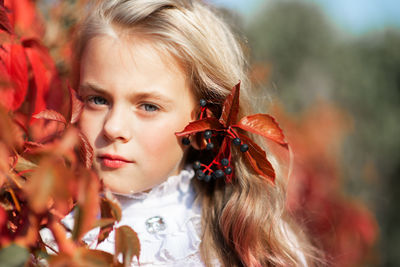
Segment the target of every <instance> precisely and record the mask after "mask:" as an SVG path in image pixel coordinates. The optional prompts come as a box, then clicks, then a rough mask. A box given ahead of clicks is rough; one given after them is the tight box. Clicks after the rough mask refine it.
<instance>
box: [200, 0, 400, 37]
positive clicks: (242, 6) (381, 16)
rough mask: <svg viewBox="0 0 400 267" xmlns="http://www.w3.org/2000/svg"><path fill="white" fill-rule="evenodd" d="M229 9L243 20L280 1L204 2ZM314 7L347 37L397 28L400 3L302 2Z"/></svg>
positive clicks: (365, 0) (367, 0)
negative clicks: (313, 4) (346, 34)
mask: <svg viewBox="0 0 400 267" xmlns="http://www.w3.org/2000/svg"><path fill="white" fill-rule="evenodd" d="M208 1H209V2H211V3H214V4H216V5H217V6H223V7H227V8H230V9H233V10H235V11H237V12H239V13H240V14H242V15H243V16H244V17H245V18H246V19H251V17H252V15H253V14H254V13H255V12H256V11H258V10H259V9H260V8H261V7H263V6H266V7H268V4H269V3H272V2H273V1H284V0H208ZM303 1H304V2H311V3H316V4H317V5H319V6H320V7H321V8H322V9H323V10H324V12H325V13H326V14H327V15H328V16H329V17H330V19H331V21H333V22H334V23H335V24H336V25H337V26H339V27H340V28H342V29H343V30H345V31H349V32H350V33H356V34H357V33H363V32H367V31H370V30H376V29H381V28H384V27H385V26H389V25H396V26H397V27H400V0H303Z"/></svg>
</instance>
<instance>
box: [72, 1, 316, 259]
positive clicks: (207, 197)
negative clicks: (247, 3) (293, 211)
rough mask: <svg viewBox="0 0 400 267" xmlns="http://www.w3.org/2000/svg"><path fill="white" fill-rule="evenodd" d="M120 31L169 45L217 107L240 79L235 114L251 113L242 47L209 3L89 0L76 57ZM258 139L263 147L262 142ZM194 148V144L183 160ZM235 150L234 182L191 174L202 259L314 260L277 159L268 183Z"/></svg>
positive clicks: (200, 93)
mask: <svg viewBox="0 0 400 267" xmlns="http://www.w3.org/2000/svg"><path fill="white" fill-rule="evenodd" d="M122 33H123V34H124V35H125V34H128V35H129V34H132V35H137V34H140V35H142V36H145V37H147V38H150V40H154V41H155V45H156V46H157V47H158V48H159V49H161V50H162V51H168V53H169V54H170V55H172V56H173V57H174V58H176V59H177V61H178V62H179V63H180V64H181V65H182V67H183V68H184V69H185V70H186V72H187V78H188V81H189V82H190V86H191V89H192V90H193V93H194V94H195V96H196V97H197V98H198V99H200V98H204V99H206V100H207V101H208V102H209V103H213V104H214V105H215V106H216V107H217V110H216V112H217V113H218V112H221V106H222V103H223V101H224V99H225V97H226V96H227V95H228V94H229V93H230V90H231V88H232V87H233V86H234V85H235V84H237V83H238V81H241V96H240V109H239V113H240V114H239V115H240V116H244V115H248V114H250V113H251V111H252V110H251V105H250V104H251V102H250V98H249V92H250V83H249V81H248V79H247V75H246V70H247V63H246V60H245V57H244V55H243V52H242V48H241V45H240V44H239V42H238V41H237V40H236V38H235V36H234V35H233V33H232V31H231V30H230V29H229V27H228V26H227V25H226V23H224V22H223V21H222V20H221V19H220V18H219V17H218V16H216V12H215V11H214V10H212V8H211V7H210V6H206V5H205V4H203V3H201V2H199V1H189V0H181V1H180V0H106V1H95V2H92V4H91V5H90V6H89V8H88V12H87V16H86V17H85V19H84V21H83V23H82V24H81V27H80V30H79V32H78V38H77V42H76V48H75V51H76V62H79V59H80V58H81V56H82V53H83V50H84V48H85V45H86V44H87V43H88V41H89V40H90V39H92V38H93V37H95V36H98V35H110V36H113V37H115V36H119V34H122ZM75 69H76V68H75ZM78 79H79V78H78ZM252 138H253V139H254V138H255V137H254V136H252ZM257 142H258V144H260V145H263V146H264V148H266V149H267V147H266V146H265V144H263V140H260V139H258V140H257ZM197 153H198V152H197V151H196V150H194V149H192V150H191V151H190V155H189V157H188V161H190V159H192V158H196V157H198V156H199V155H198V154H197ZM239 153H240V152H238V151H233V158H234V159H235V160H233V162H234V165H235V166H234V167H235V172H236V176H235V178H234V180H233V181H232V183H225V182H224V181H221V180H218V181H214V182H210V183H204V182H203V183H202V182H200V181H197V179H193V183H194V184H195V187H196V189H197V193H198V201H201V202H202V209H203V211H202V214H203V220H202V225H203V236H202V242H201V245H200V250H201V254H202V258H203V261H204V262H205V264H206V265H207V266H212V263H213V259H216V258H217V259H218V260H219V262H220V263H221V264H222V265H223V266H276V265H278V266H313V265H315V258H316V257H315V254H314V250H313V249H312V247H311V246H309V245H308V242H307V240H306V239H305V236H304V235H303V234H301V231H299V229H298V228H295V226H294V224H293V223H292V222H290V221H289V219H288V218H289V217H288V216H287V215H286V213H285V194H286V193H285V187H286V186H285V184H286V179H284V177H283V175H280V174H279V173H280V171H279V168H278V167H279V164H275V169H276V170H277V178H276V183H275V185H271V184H270V183H269V182H267V181H266V180H265V179H264V178H262V177H260V176H258V175H256V174H254V173H253V172H252V171H250V169H249V167H248V166H247V164H246V163H245V162H243V160H242V157H241V156H240V154H239ZM269 158H270V160H271V161H273V157H269Z"/></svg>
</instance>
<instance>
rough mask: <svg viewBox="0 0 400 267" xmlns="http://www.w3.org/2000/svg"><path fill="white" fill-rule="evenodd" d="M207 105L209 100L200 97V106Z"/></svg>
mask: <svg viewBox="0 0 400 267" xmlns="http://www.w3.org/2000/svg"><path fill="white" fill-rule="evenodd" d="M206 105H207V101H206V100H205V99H200V106H201V107H205V106H206Z"/></svg>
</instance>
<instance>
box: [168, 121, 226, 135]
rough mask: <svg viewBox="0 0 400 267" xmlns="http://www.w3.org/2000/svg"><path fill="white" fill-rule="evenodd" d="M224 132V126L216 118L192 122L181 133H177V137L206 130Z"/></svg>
mask: <svg viewBox="0 0 400 267" xmlns="http://www.w3.org/2000/svg"><path fill="white" fill-rule="evenodd" d="M209 129H210V130H222V129H223V126H222V124H221V123H220V122H219V121H218V120H217V119H216V118H205V119H201V120H197V121H192V122H190V123H189V124H188V125H187V126H186V127H185V129H183V131H181V132H177V133H175V135H176V136H185V135H189V134H194V133H198V132H203V131H205V130H209Z"/></svg>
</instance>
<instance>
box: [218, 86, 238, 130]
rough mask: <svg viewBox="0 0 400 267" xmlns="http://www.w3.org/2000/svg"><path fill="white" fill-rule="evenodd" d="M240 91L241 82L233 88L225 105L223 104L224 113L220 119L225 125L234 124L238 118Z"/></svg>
mask: <svg viewBox="0 0 400 267" xmlns="http://www.w3.org/2000/svg"><path fill="white" fill-rule="evenodd" d="M239 91H240V82H239V83H238V84H237V85H235V86H234V87H233V88H232V91H231V93H230V94H229V95H228V97H227V98H226V99H225V102H224V105H223V106H222V114H221V117H220V119H219V120H220V122H221V123H222V124H223V125H224V126H225V127H228V126H230V125H232V124H234V123H235V122H236V120H237V115H238V111H239Z"/></svg>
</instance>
